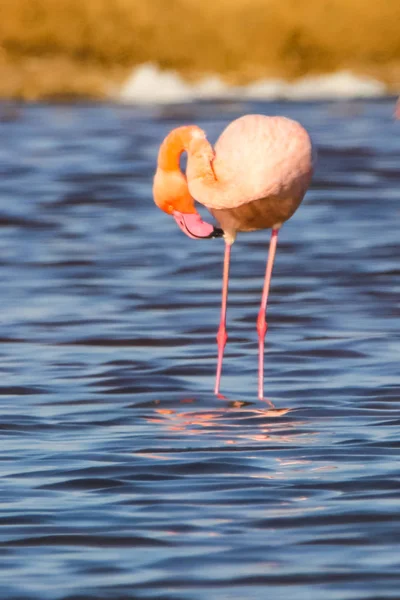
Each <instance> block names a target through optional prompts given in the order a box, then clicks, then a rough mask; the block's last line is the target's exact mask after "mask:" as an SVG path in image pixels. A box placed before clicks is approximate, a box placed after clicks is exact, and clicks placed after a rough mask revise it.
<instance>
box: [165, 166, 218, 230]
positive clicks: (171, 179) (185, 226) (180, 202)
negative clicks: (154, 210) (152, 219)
mask: <svg viewBox="0 0 400 600" xmlns="http://www.w3.org/2000/svg"><path fill="white" fill-rule="evenodd" d="M153 197H154V202H155V203H156V205H157V206H158V208H160V209H161V210H162V211H164V212H166V213H167V214H169V215H171V216H172V217H174V219H175V221H176V223H177V225H178V226H179V228H180V229H181V230H182V231H183V232H184V233H185V234H186V235H187V236H189V237H190V238H192V239H195V240H198V239H208V238H217V237H222V236H223V234H224V232H223V231H222V229H219V228H218V227H214V225H211V224H210V223H206V222H205V221H203V220H202V218H201V216H200V215H199V213H198V212H197V210H196V208H195V205H194V200H193V198H192V197H191V195H190V193H189V190H188V186H187V182H186V178H185V176H184V175H183V174H182V173H181V172H180V171H179V170H173V171H172V170H171V171H165V170H163V169H160V168H159V169H157V171H156V174H155V177H154V183H153Z"/></svg>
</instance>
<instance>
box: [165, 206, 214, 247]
mask: <svg viewBox="0 0 400 600" xmlns="http://www.w3.org/2000/svg"><path fill="white" fill-rule="evenodd" d="M172 216H173V217H174V219H175V221H176V223H177V224H178V227H179V228H180V229H182V231H183V233H185V234H186V235H187V236H189V237H190V238H192V239H194V240H205V239H210V238H218V237H222V236H223V235H224V232H223V231H222V229H219V227H214V225H211V224H210V223H206V222H205V221H203V220H202V218H201V217H200V215H199V213H181V212H179V211H178V210H174V212H173V213H172Z"/></svg>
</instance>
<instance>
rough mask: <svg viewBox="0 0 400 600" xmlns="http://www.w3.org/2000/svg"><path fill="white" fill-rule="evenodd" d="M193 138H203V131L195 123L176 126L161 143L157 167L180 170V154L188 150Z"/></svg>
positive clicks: (164, 169)
mask: <svg viewBox="0 0 400 600" xmlns="http://www.w3.org/2000/svg"><path fill="white" fill-rule="evenodd" d="M195 138H205V135H204V132H203V131H202V130H201V129H200V128H199V127H196V126H195V125H187V126H183V127H178V128H176V129H174V130H173V131H171V133H169V134H168V135H167V137H166V138H165V140H164V141H163V143H162V144H161V147H160V151H159V154H158V168H159V169H162V170H163V171H180V166H179V160H180V157H181V154H182V152H188V151H189V146H190V142H191V141H192V140H193V139H195Z"/></svg>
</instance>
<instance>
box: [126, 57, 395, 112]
mask: <svg viewBox="0 0 400 600" xmlns="http://www.w3.org/2000/svg"><path fill="white" fill-rule="evenodd" d="M386 91H387V90H386V87H385V85H384V84H383V83H382V82H380V81H377V80H375V79H370V78H367V77H359V76H356V75H354V74H353V73H351V72H349V71H339V72H337V73H333V74H331V75H321V76H315V77H310V76H308V77H303V78H302V79H298V80H297V81H295V82H292V83H288V82H286V81H283V80H281V79H265V80H260V81H255V82H254V83H251V84H249V85H247V86H241V87H240V86H228V85H227V84H225V83H224V82H223V81H222V80H221V79H220V78H219V77H217V76H210V77H207V78H204V79H202V80H200V81H199V82H197V83H195V84H189V83H187V82H186V81H184V79H182V77H181V76H180V75H179V74H178V73H176V72H174V71H161V70H160V69H159V68H158V67H157V66H156V65H153V64H149V63H146V64H143V65H140V66H139V67H137V68H136V69H135V70H134V71H133V72H132V74H131V76H130V77H129V78H128V80H127V81H126V82H125V83H124V84H123V86H122V88H121V90H120V91H119V93H118V95H117V99H118V100H119V101H121V102H126V103H131V104H171V103H177V102H189V101H191V100H198V99H207V98H209V99H213V98H215V99H224V98H228V99H229V98H243V99H245V98H247V99H252V98H253V99H258V100H276V99H281V98H284V99H288V100H296V99H302V100H305V99H329V98H332V99H339V98H373V97H377V96H383V95H384V94H385V93H386Z"/></svg>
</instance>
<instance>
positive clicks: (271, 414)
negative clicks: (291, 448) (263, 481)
mask: <svg viewBox="0 0 400 600" xmlns="http://www.w3.org/2000/svg"><path fill="white" fill-rule="evenodd" d="M225 400H226V403H225V405H222V404H220V405H219V406H218V407H217V408H215V409H213V410H209V409H208V410H201V404H202V403H201V401H196V400H195V399H194V398H185V399H183V400H181V401H180V404H181V405H184V406H185V407H187V405H189V404H190V405H192V409H193V410H187V409H185V408H184V407H182V409H181V410H179V409H177V408H174V409H171V408H154V411H153V412H154V416H146V417H145V420H146V422H148V423H153V424H157V425H159V426H161V427H162V428H163V429H166V430H167V431H170V432H179V433H180V434H184V435H185V436H201V435H205V436H207V437H211V438H212V439H213V440H214V441H215V440H221V441H222V442H223V443H224V444H239V445H240V444H241V445H244V444H246V442H249V441H251V442H257V441H259V442H265V441H271V442H279V443H294V442H296V443H307V442H308V441H310V442H311V441H312V440H313V439H314V436H315V435H316V433H315V432H307V433H298V432H297V431H298V429H299V428H301V425H302V422H301V421H297V420H291V421H288V420H284V421H282V420H280V417H283V416H284V415H287V414H289V412H291V409H290V408H280V409H277V408H273V407H272V406H273V405H272V402H271V401H269V403H270V404H271V407H269V408H263V407H261V408H260V406H259V405H260V404H261V403H260V402H258V403H252V402H244V401H239V400H232V401H229V400H227V399H226V398H225ZM194 405H196V406H194ZM232 434H234V437H232ZM299 436H300V437H302V439H301V440H299V439H298V438H299Z"/></svg>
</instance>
